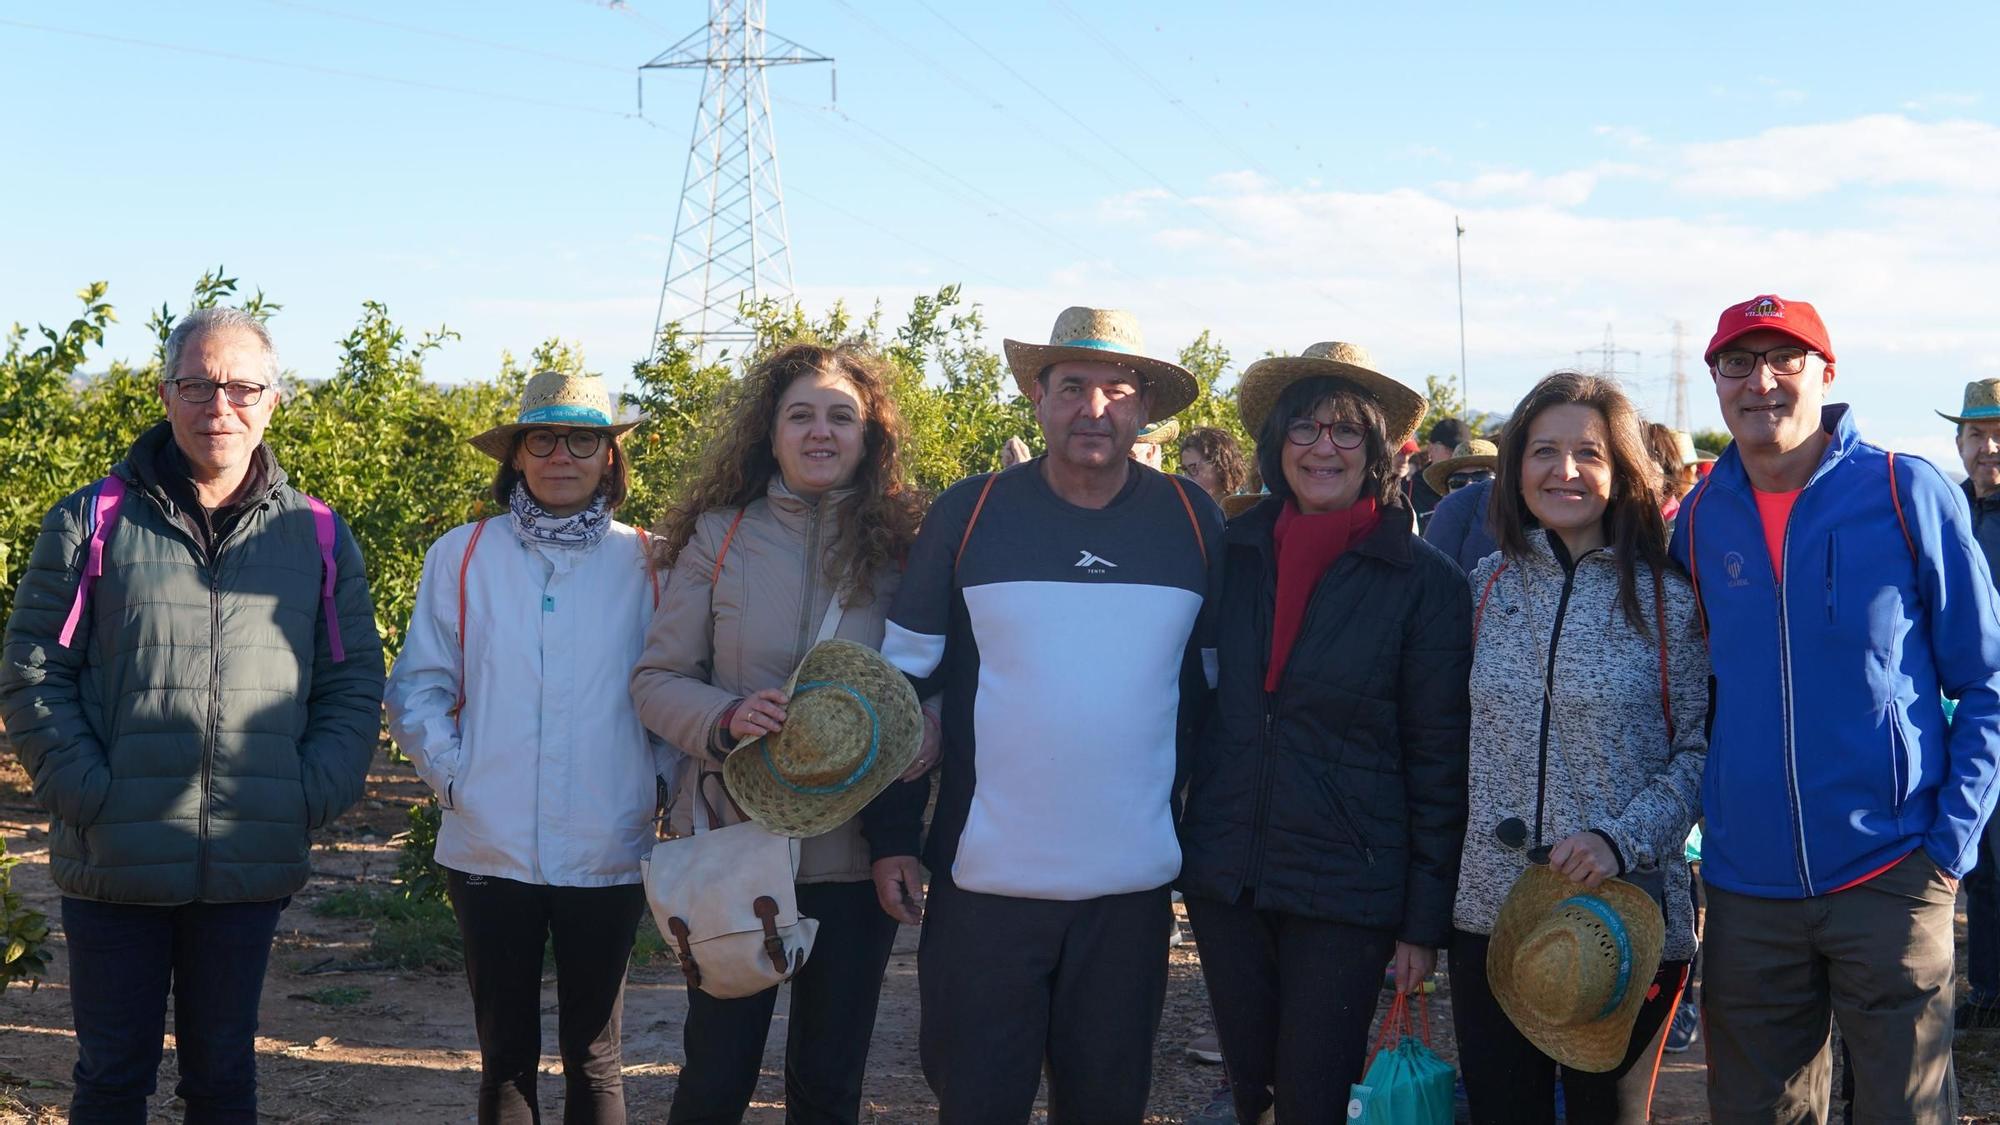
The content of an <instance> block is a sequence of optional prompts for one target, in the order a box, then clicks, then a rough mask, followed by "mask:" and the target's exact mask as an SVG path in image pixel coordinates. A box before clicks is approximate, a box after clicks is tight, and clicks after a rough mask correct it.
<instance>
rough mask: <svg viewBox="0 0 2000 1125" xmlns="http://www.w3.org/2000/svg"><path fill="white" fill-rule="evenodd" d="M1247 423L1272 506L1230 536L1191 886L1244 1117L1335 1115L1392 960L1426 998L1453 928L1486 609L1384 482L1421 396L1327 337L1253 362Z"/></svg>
mask: <svg viewBox="0 0 2000 1125" xmlns="http://www.w3.org/2000/svg"><path fill="white" fill-rule="evenodd" d="M1238 408H1239V410H1240V411H1241V412H1242V415H1243V422H1244V426H1245V427H1246V428H1247V429H1249V430H1250V431H1251V432H1252V433H1255V434H1256V435H1257V460H1258V465H1259V467H1260V468H1261V469H1262V471H1263V476H1264V480H1265V481H1266V482H1267V484H1268V486H1269V488H1270V490H1271V495H1270V496H1269V497H1268V498H1266V499H1265V500H1264V501H1263V502H1261V503H1260V504H1258V505H1257V506H1256V507H1255V508H1252V509H1250V510H1249V511H1247V512H1245V513H1243V514H1242V515H1241V516H1239V517H1237V518H1236V519H1235V520H1234V521H1232V522H1231V523H1230V525H1229V529H1228V532H1227V533H1226V535H1225V536H1224V545H1223V549H1224V550H1225V551H1226V552H1227V553H1226V556H1225V560H1224V573H1223V586H1222V593H1221V598H1220V617H1219V619H1218V626H1219V640H1218V655H1219V658H1220V662H1221V682H1220V689H1219V693H1218V696H1217V700H1216V709H1215V712H1214V714H1213V716H1212V717H1211V718H1210V720H1209V722H1208V725H1207V727H1206V728H1205V730H1204V731H1203V734H1202V737H1201V739H1200V741H1199V743H1198V745H1197V749H1196V751H1195V758H1194V762H1193V763H1192V768H1191V772H1190V780H1189V784H1188V790H1187V804H1186V811H1185V813H1184V815H1183V817H1182V821H1181V846H1182V851H1183V860H1182V867H1181V877H1180V881H1179V884H1178V885H1179V887H1180V889H1181V891H1182V893H1183V895H1184V896H1185V898H1186V901H1187V907H1188V917H1189V919H1190V920H1191V921H1192V922H1193V923H1194V931H1195V938H1196V940H1197V941H1198V942H1199V943H1200V946H1201V960H1202V971H1203V974H1204V975H1205V976H1206V978H1207V980H1208V987H1209V994H1210V997H1211V1000H1212V1003H1213V1005H1214V1008H1215V1021H1216V1031H1217V1035H1218V1037H1219V1039H1220V1040H1221V1045H1222V1054H1223V1058H1224V1061H1225V1062H1226V1063H1227V1065H1228V1072H1229V1075H1230V1079H1231V1084H1232V1087H1233V1089H1234V1091H1235V1099H1236V1110H1237V1114H1238V1117H1239V1119H1240V1120H1243V1121H1255V1120H1257V1119H1258V1118H1259V1116H1260V1115H1262V1114H1263V1112H1264V1111H1265V1110H1266V1109H1269V1108H1272V1107H1273V1106H1275V1107H1276V1110H1277V1117H1278V1120H1279V1121H1282V1122H1287V1123H1290V1122H1307V1121H1326V1122H1334V1121H1338V1120H1340V1119H1341V1117H1342V1112H1343V1108H1344V1107H1345V1106H1346V1104H1347V1094H1348V1089H1347V1088H1348V1086H1349V1084H1351V1083H1353V1082H1355V1081H1357V1080H1359V1079H1360V1077H1361V1068H1362V1063H1363V1060H1364V1058H1365V1055H1366V1051H1367V1039H1368V1028H1369V1024H1370V1022H1371V1020H1372V1018H1373V1016H1374V1012H1375V1005H1376V997H1377V993H1378V991H1379V988H1380V986H1381V980H1382V969H1383V966H1384V965H1386V964H1389V963H1390V962H1391V961H1392V959H1393V962H1394V965H1395V968H1396V983H1397V986H1398V987H1399V988H1401V989H1403V990H1405V991H1408V990H1411V989H1414V988H1415V987H1416V986H1417V985H1418V983H1419V982H1420V981H1422V979H1423V978H1424V977H1426V976H1428V975H1429V974H1430V971H1431V969H1432V967H1433V965H1434V964H1435V961H1436V950H1437V948H1438V947H1439V946H1442V945H1443V944H1445V942H1446V941H1447V940H1448V939H1449V937H1450V935H1451V906H1452V894H1453V891H1454V889H1455V887H1456V884H1457V878H1458V857H1459V850H1460V847H1461V846H1462V844H1463V840H1464V835H1465V801H1466V731H1467V726H1468V721H1469V709H1468V703H1467V696H1466V680H1467V675H1468V672H1469V670H1470V665H1471V653H1470V645H1471V629H1472V624H1471V622H1472V599H1471V594H1470V591H1469V590H1468V588H1467V586H1466V583H1465V577H1464V573H1463V572H1462V571H1461V570H1460V569H1459V567H1458V565H1457V564H1456V563H1455V562H1453V561H1452V560H1451V559H1449V558H1447V557H1445V555H1443V554H1442V553H1441V552H1439V551H1437V550H1436V549H1435V548H1433V547H1431V546H1430V545H1429V544H1426V543H1425V542H1423V541H1422V540H1421V539H1419V538H1417V536H1416V535H1415V534H1414V533H1413V532H1412V531H1411V530H1410V520H1409V515H1408V512H1407V510H1406V509H1405V508H1404V506H1403V500H1402V497H1401V495H1400V494H1399V492H1398V491H1397V489H1396V488H1395V484H1394V479H1393V477H1392V476H1391V475H1390V472H1389V466H1390V459H1391V455H1392V452H1393V451H1394V450H1395V449H1396V448H1397V447H1398V446H1399V445H1401V444H1402V442H1403V440H1404V438H1405V437H1407V436H1408V434H1409V433H1410V432H1411V431H1412V430H1413V429H1414V428H1415V426H1416V424H1417V421H1418V419H1419V418H1420V417H1421V416H1422V414H1423V412H1424V400H1423V399H1422V398H1421V397H1420V396H1419V395H1417V394H1416V393H1415V392H1414V391H1411V390H1409V389H1408V388H1406V387H1404V386H1402V385H1401V384H1399V383H1396V382H1395V381H1394V380H1392V379H1390V378H1388V377H1387V376H1384V375H1382V374H1380V373H1379V372H1376V371H1373V370H1371V369H1370V368H1369V360H1368V357H1367V354H1366V353H1365V352H1363V351H1362V350H1361V349H1360V348H1358V347H1355V346H1353V345H1350V344H1315V345H1314V346H1313V347H1312V348H1309V349H1307V351H1306V354H1305V355H1304V356H1300V357H1279V358H1274V359H1267V360H1262V361H1259V362H1258V363H1255V364H1252V365H1251V367H1250V369H1249V370H1248V371H1246V372H1245V373H1244V376H1243V381H1242V384H1241V387H1240V389H1239V391H1238Z"/></svg>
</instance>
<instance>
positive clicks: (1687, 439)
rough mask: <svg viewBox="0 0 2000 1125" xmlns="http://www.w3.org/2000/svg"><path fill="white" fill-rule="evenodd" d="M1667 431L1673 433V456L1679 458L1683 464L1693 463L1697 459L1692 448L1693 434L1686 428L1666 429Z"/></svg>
mask: <svg viewBox="0 0 2000 1125" xmlns="http://www.w3.org/2000/svg"><path fill="white" fill-rule="evenodd" d="M1667 432H1668V433H1670V434H1672V435H1674V456H1676V457H1678V458H1680V461H1681V464H1683V465H1692V464H1694V463H1695V461H1696V460H1698V459H1699V458H1698V456H1697V455H1696V452H1695V448H1694V435H1693V434H1691V433H1688V432H1687V431H1686V430H1668V431H1667Z"/></svg>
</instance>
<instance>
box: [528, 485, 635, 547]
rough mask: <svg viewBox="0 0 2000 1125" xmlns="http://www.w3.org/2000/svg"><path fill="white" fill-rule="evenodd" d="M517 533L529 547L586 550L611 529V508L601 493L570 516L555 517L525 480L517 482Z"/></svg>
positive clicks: (599, 540) (598, 541) (600, 540)
mask: <svg viewBox="0 0 2000 1125" xmlns="http://www.w3.org/2000/svg"><path fill="white" fill-rule="evenodd" d="M511 508H512V510H513V514H514V534H515V535H518V536H520V537H521V542H523V543H526V544H527V545H529V546H530V547H535V546H544V547H561V548H563V549H564V550H568V551H587V550H589V549H590V548H592V547H595V546H597V545H598V543H600V542H602V541H603V539H604V533H605V532H607V531H609V530H611V508H610V506H609V505H607V504H606V503H605V502H604V497H602V496H599V497H597V498H596V499H595V500H592V501H591V502H590V507H588V508H585V509H584V510H583V511H581V512H578V513H576V514H575V515H569V516H552V515H550V514H549V513H548V512H547V511H545V510H544V509H543V508H542V506H541V505H540V504H537V503H535V498H534V497H532V496H530V495H528V486H527V484H526V482H523V481H516V482H515V483H514V502H513V504H512V505H511Z"/></svg>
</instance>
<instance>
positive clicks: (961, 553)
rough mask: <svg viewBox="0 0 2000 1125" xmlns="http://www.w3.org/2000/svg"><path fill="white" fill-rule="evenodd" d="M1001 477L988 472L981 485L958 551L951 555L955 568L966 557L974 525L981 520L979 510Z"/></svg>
mask: <svg viewBox="0 0 2000 1125" xmlns="http://www.w3.org/2000/svg"><path fill="white" fill-rule="evenodd" d="M999 479H1000V474H999V473H988V474H986V483H985V484H983V485H981V486H980V487H979V499H978V500H977V501H975V502H974V503H973V505H972V516H971V518H969V519H967V520H966V521H965V534H964V535H961V536H959V537H958V553H957V554H955V555H953V556H952V557H951V565H952V568H953V569H957V567H958V560H960V559H962V558H964V557H965V545H966V544H967V543H970V542H972V527H973V525H974V524H976V523H978V522H979V510H980V509H981V508H984V507H985V506H986V494H987V493H989V492H991V491H993V482H994V481H996V480H999Z"/></svg>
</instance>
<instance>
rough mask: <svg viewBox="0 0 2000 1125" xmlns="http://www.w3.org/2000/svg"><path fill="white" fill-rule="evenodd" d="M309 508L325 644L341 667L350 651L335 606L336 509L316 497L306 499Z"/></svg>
mask: <svg viewBox="0 0 2000 1125" xmlns="http://www.w3.org/2000/svg"><path fill="white" fill-rule="evenodd" d="M299 495H301V496H305V494H304V493H300V494H299ZM306 506H307V507H309V508H311V509H312V514H313V538H314V539H317V540H318V541H319V573H320V581H319V604H320V606H321V607H322V608H323V609H325V610H326V643H327V647H328V648H330V649H332V650H333V662H334V663H335V664H339V663H341V662H342V661H344V660H346V659H347V648H346V646H344V645H342V644H341V643H340V613H339V611H338V610H336V609H335V608H334V604H333V585H334V580H335V579H336V578H338V577H339V574H340V572H339V568H338V567H337V566H336V565H335V564H334V561H333V536H334V524H333V509H332V508H329V507H327V506H326V501H324V500H321V499H320V498H319V497H317V496H306Z"/></svg>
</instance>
